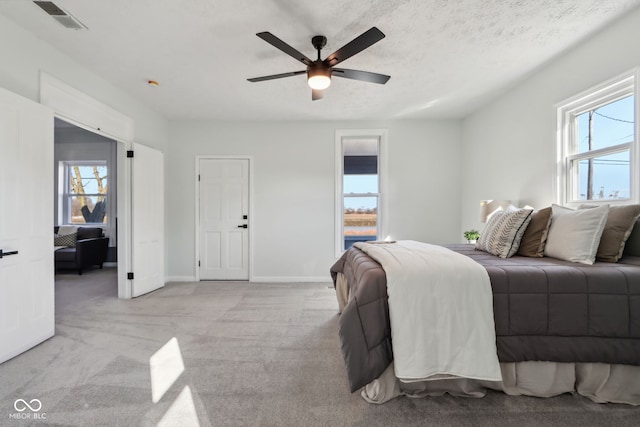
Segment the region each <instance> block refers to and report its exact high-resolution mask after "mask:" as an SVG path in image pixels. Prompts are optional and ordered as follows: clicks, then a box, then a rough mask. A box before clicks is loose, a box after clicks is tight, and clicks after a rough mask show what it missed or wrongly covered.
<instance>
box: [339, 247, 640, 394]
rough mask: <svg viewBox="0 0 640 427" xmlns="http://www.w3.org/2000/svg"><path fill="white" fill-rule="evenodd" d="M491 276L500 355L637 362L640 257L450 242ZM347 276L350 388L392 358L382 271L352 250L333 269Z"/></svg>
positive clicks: (343, 327)
mask: <svg viewBox="0 0 640 427" xmlns="http://www.w3.org/2000/svg"><path fill="white" fill-rule="evenodd" d="M448 247H449V248H450V249H452V250H454V251H456V252H459V253H462V254H464V255H467V256H469V257H471V258H473V259H474V260H475V261H477V262H478V263H480V264H481V265H483V266H484V267H485V268H486V269H487V272H488V274H489V278H490V279H491V287H492V290H493V310H494V320H495V326H496V339H497V348H498V358H499V360H500V361H501V362H522V361H530V360H540V361H555V362H600V363H612V364H626V365H640V257H625V258H623V259H622V260H621V261H620V262H619V263H616V264H612V263H595V264H594V265H591V266H590V265H583V264H576V263H572V262H566V261H560V260H556V259H553V258H526V257H518V256H516V257H512V258H508V259H501V258H498V257H495V256H493V255H490V254H487V253H485V252H480V251H476V250H474V249H473V247H472V246H470V245H451V246H448ZM338 272H341V273H343V274H344V275H345V276H346V279H347V282H348V284H349V288H350V293H351V300H350V301H349V303H348V304H347V306H346V307H345V309H344V310H343V312H342V315H341V316H340V319H339V321H338V324H339V335H340V341H341V348H342V354H343V356H344V360H345V364H346V366H347V375H348V378H349V385H350V388H351V391H355V390H357V389H359V388H360V387H362V386H364V385H366V384H368V383H369V382H371V381H372V380H373V379H375V378H377V377H378V376H380V374H381V373H382V372H383V371H384V370H385V369H386V367H387V366H389V364H390V363H391V361H392V360H393V352H392V348H391V327H390V323H389V307H388V304H387V293H386V275H385V273H384V270H383V269H382V267H381V266H380V265H379V264H378V263H376V262H375V261H374V260H372V259H371V258H370V257H368V256H367V255H366V254H364V253H363V252H361V251H360V250H358V249H356V248H352V249H349V250H348V251H346V252H345V253H344V255H343V256H342V257H341V258H340V259H339V260H338V261H337V262H336V263H335V264H334V265H333V267H331V274H332V277H333V279H334V283H335V280H336V276H337V273H338Z"/></svg>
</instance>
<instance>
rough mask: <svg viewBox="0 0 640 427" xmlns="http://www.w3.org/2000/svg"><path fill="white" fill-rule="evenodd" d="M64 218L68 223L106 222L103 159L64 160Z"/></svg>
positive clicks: (104, 167)
mask: <svg viewBox="0 0 640 427" xmlns="http://www.w3.org/2000/svg"><path fill="white" fill-rule="evenodd" d="M65 172H66V173H65V175H66V187H67V188H66V191H65V194H64V198H65V206H64V207H65V218H66V222H67V223H68V224H84V223H94V224H96V223H97V224H106V223H107V222H108V218H107V190H108V173H107V172H108V171H107V164H106V162H81V163H80V162H79V163H70V162H69V163H65Z"/></svg>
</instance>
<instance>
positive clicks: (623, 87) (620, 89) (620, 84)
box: [556, 67, 640, 207]
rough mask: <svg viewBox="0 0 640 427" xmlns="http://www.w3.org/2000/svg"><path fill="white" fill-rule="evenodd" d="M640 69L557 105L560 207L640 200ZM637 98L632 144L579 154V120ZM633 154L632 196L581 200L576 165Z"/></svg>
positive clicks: (557, 191)
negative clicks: (639, 85)
mask: <svg viewBox="0 0 640 427" xmlns="http://www.w3.org/2000/svg"><path fill="white" fill-rule="evenodd" d="M639 73H640V67H637V68H634V69H633V70H631V71H629V72H626V73H623V74H621V75H619V76H617V77H615V78H613V79H610V80H608V81H606V82H604V83H602V84H600V85H597V86H595V87H592V88H590V89H588V90H586V91H584V92H582V93H580V94H578V95H576V96H574V97H571V98H569V99H567V100H565V101H563V102H561V103H560V104H558V105H557V106H556V108H557V122H558V136H557V140H558V144H557V156H558V157H557V176H556V179H557V183H556V193H557V197H556V200H557V202H558V203H559V204H561V205H565V206H570V207H576V206H578V205H580V204H593V205H604V204H609V205H622V204H629V203H638V202H639V201H640V182H639V180H640V173H639V172H638V168H639V167H640V155H639V154H640V149H639V147H638V144H639V143H638V139H639V136H638V134H639V132H638V131H639V120H638V118H639V113H640V108H639V102H640V99H639V98H640V97H639V96H638V95H639V94H638V92H639V91H638V81H640V80H639V76H640V74H639ZM630 95H634V121H635V124H634V138H633V140H632V141H631V142H626V143H622V144H617V145H614V146H610V147H604V148H598V149H595V150H590V151H586V152H584V153H579V152H578V150H579V143H578V141H577V139H576V134H577V120H576V118H577V117H578V116H579V115H580V114H583V113H585V112H588V111H590V110H593V109H595V108H598V107H600V106H603V105H606V104H610V103H613V102H615V101H618V100H620V99H622V98H625V97H627V96H630ZM627 150H628V151H629V168H630V177H629V178H630V194H629V198H625V199H602V200H600V199H595V200H586V199H585V200H581V199H579V196H578V197H576V195H577V194H579V191H577V190H578V188H579V179H580V178H579V175H578V174H579V171H578V168H577V167H574V165H576V164H577V162H579V161H580V160H588V159H594V158H598V157H602V156H605V155H610V154H616V153H620V152H626V151H627Z"/></svg>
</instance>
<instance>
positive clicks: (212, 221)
mask: <svg viewBox="0 0 640 427" xmlns="http://www.w3.org/2000/svg"><path fill="white" fill-rule="evenodd" d="M250 169H251V162H250V159H248V158H199V159H198V198H197V203H198V207H197V209H196V212H197V213H198V216H197V221H196V229H197V230H196V235H197V241H198V257H197V259H198V261H197V263H198V264H197V266H196V270H197V272H198V274H197V276H198V278H199V280H249V278H250V271H249V270H250V268H249V267H250V265H249V254H250V233H251V227H250V220H251V216H250V178H251V173H250Z"/></svg>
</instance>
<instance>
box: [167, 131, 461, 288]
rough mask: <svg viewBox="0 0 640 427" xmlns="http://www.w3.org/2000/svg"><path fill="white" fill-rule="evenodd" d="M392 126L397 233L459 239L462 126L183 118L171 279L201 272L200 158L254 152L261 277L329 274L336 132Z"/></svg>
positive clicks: (171, 166)
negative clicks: (197, 252) (198, 227)
mask: <svg viewBox="0 0 640 427" xmlns="http://www.w3.org/2000/svg"><path fill="white" fill-rule="evenodd" d="M367 128H370V129H371V128H374V129H380V128H382V129H388V150H387V155H388V159H387V162H388V163H387V164H388V174H389V177H388V185H389V191H388V195H387V197H388V199H387V201H388V206H389V211H388V213H387V214H388V216H387V218H388V225H389V233H390V234H391V236H392V237H393V238H395V239H414V240H423V241H427V242H433V243H450V242H452V241H456V242H458V241H460V240H461V237H460V236H459V224H460V216H459V212H460V208H459V207H460V206H459V205H460V196H459V192H460V183H461V180H460V170H461V164H460V162H459V158H460V144H461V123H460V122H458V121H450V122H449V121H439V122H411V121H402V122H386V123H385V122H175V123H171V124H170V143H169V151H168V156H167V206H168V208H167V223H168V224H170V226H169V227H168V231H167V248H168V275H169V278H170V279H174V280H185V279H186V280H189V279H192V278H193V277H194V276H195V269H194V259H195V197H196V194H195V190H196V184H195V179H196V178H195V173H196V172H195V157H196V156H204V155H247V156H252V158H253V160H254V165H253V172H254V176H253V183H254V189H253V194H254V200H253V218H252V219H251V233H254V234H253V243H254V248H253V254H254V259H253V272H252V273H253V277H254V280H301V279H306V280H323V281H324V280H329V267H330V266H331V265H332V264H333V262H334V261H335V257H334V223H333V221H334V185H335V184H334V173H335V172H334V161H335V157H334V156H335V154H334V145H335V144H334V137H335V131H336V129H367Z"/></svg>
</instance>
